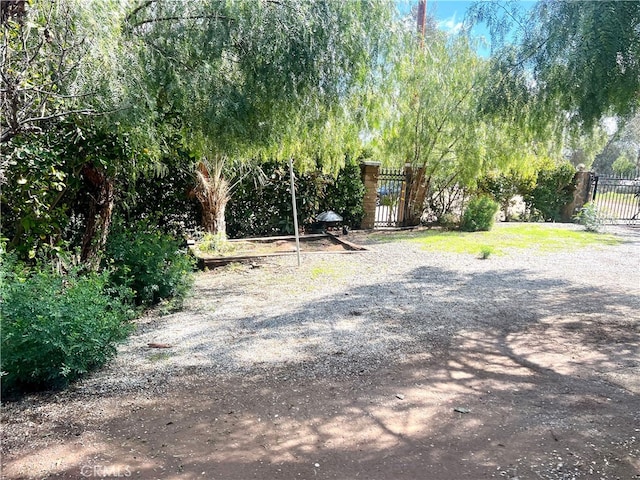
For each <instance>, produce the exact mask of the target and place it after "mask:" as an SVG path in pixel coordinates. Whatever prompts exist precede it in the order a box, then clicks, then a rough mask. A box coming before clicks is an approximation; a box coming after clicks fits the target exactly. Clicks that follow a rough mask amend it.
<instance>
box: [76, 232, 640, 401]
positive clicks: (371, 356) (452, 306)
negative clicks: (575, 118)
mask: <svg viewBox="0 0 640 480" xmlns="http://www.w3.org/2000/svg"><path fill="white" fill-rule="evenodd" d="M560 227H561V228H568V229H572V228H573V229H575V228H578V227H576V226H574V225H560ZM497 228H508V225H498V226H497ZM554 228H558V225H554ZM608 232H609V233H615V234H617V235H620V236H622V237H623V238H625V240H626V241H625V243H623V244H621V245H619V246H616V247H604V246H597V247H592V248H587V249H579V250H575V251H573V252H566V251H563V252H558V253H554V254H549V253H540V252H538V251H536V250H535V249H531V250H524V251H522V250H519V251H515V252H512V253H510V254H508V255H504V256H491V257H490V258H489V259H487V260H485V261H482V260H479V259H478V258H476V257H474V256H473V255H459V254H446V253H442V252H429V251H425V250H424V249H421V248H420V246H419V245H416V244H412V243H406V242H389V243H383V242H379V241H378V242H372V241H371V239H370V237H369V236H367V235H364V234H357V233H356V234H355V235H351V237H349V239H350V240H351V241H355V243H359V244H362V245H365V246H368V247H369V249H370V250H369V251H367V252H362V253H354V254H340V255H339V254H327V255H322V254H308V255H303V258H302V266H301V267H297V265H296V259H295V257H294V256H283V257H271V258H269V259H266V260H262V261H260V260H259V261H256V262H254V263H252V264H242V265H239V264H237V265H231V266H227V267H225V268H220V269H215V270H213V271H210V272H206V273H202V274H199V275H198V276H197V278H196V282H195V288H194V294H193V296H191V297H190V298H189V299H188V300H187V302H186V304H185V308H184V310H183V311H181V312H178V313H175V314H171V315H166V316H157V315H155V314H152V315H150V316H148V317H146V318H144V319H142V321H141V322H140V327H139V329H138V332H137V333H136V334H135V335H134V336H133V337H131V339H130V340H129V341H128V342H127V343H126V344H125V345H124V346H123V347H121V348H120V350H119V354H118V358H117V359H116V360H115V361H114V362H113V363H112V364H111V365H110V366H109V367H108V368H106V369H105V370H103V371H102V372H101V373H99V374H97V375H95V376H94V377H93V378H91V379H89V380H87V381H85V382H83V383H82V384H81V385H79V387H78V388H79V389H82V390H86V391H88V392H93V391H95V390H98V391H109V390H110V389H114V390H116V391H122V390H128V389H134V390H135V389H136V388H140V387H144V388H147V387H148V386H149V383H154V384H160V385H161V384H163V383H164V382H165V380H166V377H167V376H171V375H174V374H175V373H178V372H181V371H183V370H184V369H191V370H192V371H197V370H207V371H209V372H211V373H239V372H242V373H245V374H246V373H255V372H260V371H262V370H264V369H265V368H268V367H270V366H275V365H283V364H299V365H302V366H303V367H304V368H301V369H300V370H298V371H296V372H295V374H296V375H301V376H312V377H313V376H318V375H325V374H339V373H344V372H347V373H348V372H353V371H356V372H361V371H363V370H369V369H371V368H374V367H375V366H376V365H379V364H381V363H389V362H392V361H395V360H398V359H401V358H403V357H404V356H406V355H408V354H412V353H416V352H420V351H423V350H424V345H425V342H428V344H429V348H430V349H436V350H437V349H438V348H443V347H446V346H447V345H448V344H449V342H450V340H451V338H452V336H454V335H455V334H456V332H459V331H461V330H464V329H466V328H470V327H477V326H478V324H479V323H480V324H482V323H490V324H491V325H492V326H493V327H501V328H507V329H509V328H513V329H514V330H518V329H520V328H521V327H522V325H523V324H526V323H528V322H534V321H536V320H537V318H538V317H539V315H540V312H541V310H544V309H545V308H544V306H543V305H544V304H545V303H546V304H548V310H549V313H559V312H557V311H554V312H551V310H552V309H553V307H554V305H555V306H557V305H556V304H557V300H554V299H553V298H552V297H553V296H554V295H562V296H566V295H571V294H572V293H571V292H572V291H574V292H576V295H580V294H581V293H582V292H584V291H588V290H589V289H590V288H594V289H596V288H599V287H601V286H603V285H605V286H606V287H607V288H608V289H610V290H611V291H621V292H625V291H626V292H629V294H632V293H635V294H637V293H638V291H639V290H640V274H639V273H638V268H639V262H640V257H639V256H638V244H639V242H640V229H637V230H633V229H629V228H626V227H609V228H608ZM634 287H635V291H634ZM631 298H632V297H630V299H631ZM634 301H635V302H636V303H635V307H636V309H635V311H633V308H632V309H631V311H630V312H629V313H630V314H632V315H637V314H638V308H637V307H638V306H639V305H638V303H637V302H638V300H637V298H635V299H634ZM531 303H534V305H531ZM532 307H535V308H532ZM585 308H591V307H587V306H585ZM592 308H593V309H595V310H597V309H598V308H599V305H598V304H595V305H592ZM496 311H497V312H498V313H500V316H501V317H502V318H503V319H506V321H507V322H508V325H498V324H496V323H495V316H494V318H491V319H488V318H487V314H488V313H494V314H495V313H496ZM636 319H637V317H636ZM150 343H157V344H168V345H171V346H172V348H171V349H167V350H159V349H149V348H147V345H148V344H150ZM317 358H325V359H327V360H326V361H323V362H310V360H313V359H317ZM305 362H308V365H305ZM121 371H126V372H127V374H126V375H125V376H122V375H117V374H115V372H121Z"/></svg>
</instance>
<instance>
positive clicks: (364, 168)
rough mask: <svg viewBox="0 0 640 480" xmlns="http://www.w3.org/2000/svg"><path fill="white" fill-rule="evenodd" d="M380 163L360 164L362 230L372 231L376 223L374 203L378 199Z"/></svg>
mask: <svg viewBox="0 0 640 480" xmlns="http://www.w3.org/2000/svg"><path fill="white" fill-rule="evenodd" d="M379 170H380V162H362V163H361V164H360V172H361V175H362V183H364V190H365V191H364V202H363V203H364V217H362V223H360V228H362V229H364V230H371V229H373V226H374V223H375V221H376V206H377V205H376V203H377V197H378V172H379Z"/></svg>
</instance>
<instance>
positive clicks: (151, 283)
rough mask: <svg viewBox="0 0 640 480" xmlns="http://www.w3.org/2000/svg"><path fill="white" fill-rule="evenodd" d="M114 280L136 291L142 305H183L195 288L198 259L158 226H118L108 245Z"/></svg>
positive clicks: (136, 300)
mask: <svg viewBox="0 0 640 480" xmlns="http://www.w3.org/2000/svg"><path fill="white" fill-rule="evenodd" d="M106 258H108V259H109V261H110V262H111V265H110V268H111V271H112V273H111V280H112V282H113V283H114V284H115V285H118V286H124V287H127V288H130V289H132V290H133V291H134V295H135V302H136V304H138V305H146V306H150V305H155V304H157V303H159V302H160V301H161V300H167V299H171V300H172V302H173V303H174V305H175V306H176V307H179V306H180V305H181V302H182V300H183V299H184V297H185V295H186V293H187V291H188V289H189V287H190V286H191V272H192V271H193V265H194V260H193V258H191V257H189V256H188V255H187V253H186V251H185V249H184V248H182V246H181V242H179V241H177V240H176V239H174V238H173V237H171V236H169V235H167V234H165V233H162V232H160V231H159V230H158V228H157V227H155V226H152V225H150V224H147V223H144V222H141V223H138V224H137V225H135V226H134V227H133V228H124V227H123V226H122V225H119V226H117V227H115V228H114V229H113V231H112V233H111V235H110V236H109V239H108V241H107V246H106Z"/></svg>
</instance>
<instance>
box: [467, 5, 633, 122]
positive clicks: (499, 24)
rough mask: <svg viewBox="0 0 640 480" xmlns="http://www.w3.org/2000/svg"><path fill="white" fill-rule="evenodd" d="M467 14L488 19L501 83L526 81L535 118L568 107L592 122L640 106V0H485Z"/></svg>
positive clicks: (567, 111)
mask: <svg viewBox="0 0 640 480" xmlns="http://www.w3.org/2000/svg"><path fill="white" fill-rule="evenodd" d="M470 19H471V20H472V21H483V22H486V23H487V24H488V25H489V27H490V31H491V33H492V37H493V41H494V42H495V45H494V49H493V58H494V61H495V62H496V63H497V64H498V65H499V70H500V72H501V75H502V77H504V80H503V81H502V82H501V85H502V87H503V88H506V87H508V86H517V87H518V89H520V93H519V95H523V93H524V92H522V90H521V89H522V86H523V85H524V86H526V87H527V94H528V95H531V97H530V98H529V100H531V99H535V101H536V102H537V108H538V110H539V112H540V114H539V116H538V120H545V119H548V118H549V117H550V116H552V115H560V112H564V114H565V115H567V116H568V117H569V118H570V119H571V120H572V121H573V122H574V123H577V124H580V125H581V126H583V127H584V128H585V129H587V130H589V129H590V128H591V127H593V126H594V125H596V124H597V122H598V121H599V120H600V119H601V118H602V117H603V116H605V115H620V116H628V115H630V114H632V113H633V112H634V111H635V110H636V109H637V107H638V105H639V102H640V34H639V33H638V31H639V28H640V3H639V2H616V1H600V2H577V1H569V0H541V1H539V2H538V3H537V4H536V5H535V6H534V7H533V9H532V10H531V11H530V12H526V11H523V10H521V9H518V5H517V2H503V1H492V2H481V3H478V4H476V6H475V7H474V9H473V10H472V12H471V15H470ZM514 39H515V47H514V45H513V41H514ZM516 79H519V80H516ZM509 95H510V96H514V95H518V93H517V91H514V90H513V89H512V90H511V91H510V92H509ZM520 100H522V98H521V99H520Z"/></svg>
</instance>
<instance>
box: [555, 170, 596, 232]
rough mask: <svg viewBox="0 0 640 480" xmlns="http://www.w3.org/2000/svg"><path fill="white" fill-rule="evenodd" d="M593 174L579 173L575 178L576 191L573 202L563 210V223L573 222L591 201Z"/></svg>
mask: <svg viewBox="0 0 640 480" xmlns="http://www.w3.org/2000/svg"><path fill="white" fill-rule="evenodd" d="M592 175H593V174H592V173H591V172H586V171H582V170H581V171H578V172H576V174H575V176H574V177H573V184H574V185H575V186H576V189H575V190H574V192H573V200H572V201H571V202H569V203H568V204H567V205H565V206H564V208H563V209H562V221H563V222H572V221H573V216H574V215H575V214H576V213H578V211H579V210H580V209H581V208H582V207H583V206H584V204H585V203H587V202H588V201H589V189H590V188H591V178H592Z"/></svg>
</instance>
